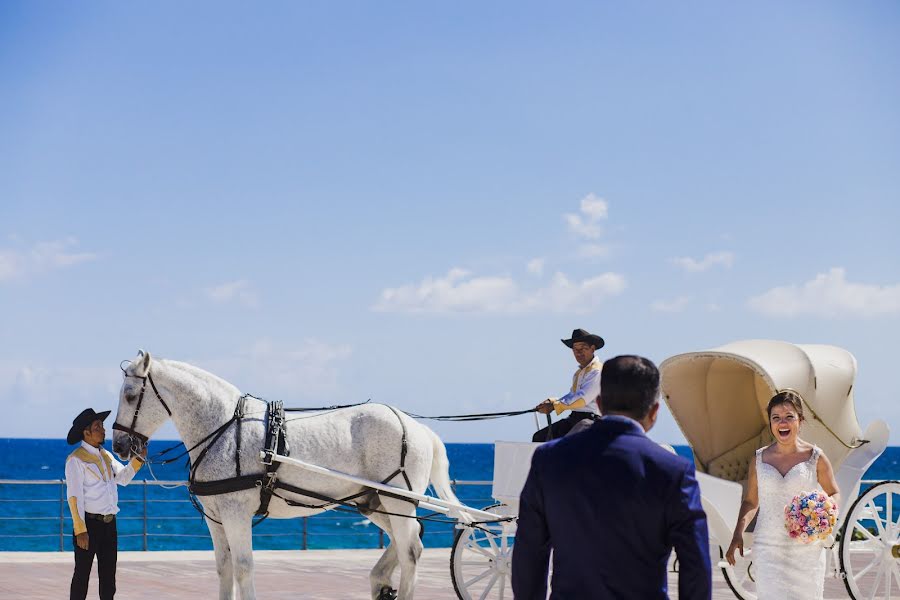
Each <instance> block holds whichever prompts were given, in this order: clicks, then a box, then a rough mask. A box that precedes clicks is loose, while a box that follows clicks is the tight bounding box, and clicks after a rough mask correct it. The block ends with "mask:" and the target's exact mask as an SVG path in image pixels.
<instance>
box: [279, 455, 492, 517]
mask: <svg viewBox="0 0 900 600" xmlns="http://www.w3.org/2000/svg"><path fill="white" fill-rule="evenodd" d="M272 460H274V461H278V462H280V463H284V464H287V465H294V466H295V467H300V468H301V469H306V470H307V471H312V472H313V473H319V474H320V475H329V476H331V477H336V478H337V479H343V480H344V481H350V482H352V483H356V484H358V485H362V486H365V487H369V488H372V489H375V490H381V491H383V492H389V493H391V494H394V495H396V496H403V497H405V498H410V499H414V500H418V501H419V503H420V505H421V506H422V507H423V508H427V509H429V510H438V511H440V512H442V513H450V514H451V516H454V513H457V514H463V513H465V514H467V515H470V516H472V517H475V518H477V519H481V520H484V521H495V520H501V519H505V518H508V517H505V516H503V515H498V514H496V513H492V512H487V511H483V510H478V509H476V508H471V507H469V506H466V505H465V504H459V503H458V502H450V501H448V500H443V499H441V498H435V497H434V496H428V495H425V494H417V493H416V492H412V491H409V490H405V489H403V488H398V487H395V486H393V485H387V484H385V483H379V482H377V481H371V480H369V479H363V478H362V477H357V476H356V475H350V474H349V473H344V472H342V471H335V470H334V469H328V468H326V467H320V466H318V465H314V464H311V463H308V462H305V461H302V460H299V459H296V458H291V457H289V456H281V455H280V454H274V455H272Z"/></svg>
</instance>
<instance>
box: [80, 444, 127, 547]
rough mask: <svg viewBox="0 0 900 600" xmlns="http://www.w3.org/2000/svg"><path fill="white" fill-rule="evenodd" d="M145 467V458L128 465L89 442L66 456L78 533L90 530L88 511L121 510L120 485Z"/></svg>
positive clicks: (112, 512)
mask: <svg viewBox="0 0 900 600" xmlns="http://www.w3.org/2000/svg"><path fill="white" fill-rule="evenodd" d="M140 468H141V461H140V460H138V459H137V458H133V459H131V461H130V462H129V463H128V464H127V465H123V464H122V463H120V462H119V461H117V460H116V459H115V458H113V456H112V455H111V454H110V453H109V452H108V451H107V450H105V449H104V448H102V447H101V448H94V447H93V446H91V445H90V444H88V443H86V442H81V445H80V446H79V447H78V448H76V449H75V451H74V452H72V454H70V455H69V457H68V458H67V459H66V497H67V498H68V499H69V510H70V511H71V512H72V523H73V525H74V529H75V535H78V534H79V533H84V532H85V531H87V527H85V524H84V513H85V512H89V513H95V514H98V515H114V514H116V513H118V512H119V490H118V488H117V487H116V486H117V485H128V483H129V482H130V481H131V480H132V479H133V478H134V474H135V473H136V472H137V471H138V469H140Z"/></svg>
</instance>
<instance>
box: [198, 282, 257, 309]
mask: <svg viewBox="0 0 900 600" xmlns="http://www.w3.org/2000/svg"><path fill="white" fill-rule="evenodd" d="M204 292H205V293H206V297H207V298H209V299H210V300H212V301H213V302H215V303H217V304H225V303H228V302H232V301H233V302H237V303H238V304H241V305H243V306H247V307H249V308H256V307H257V306H259V295H258V294H257V293H256V290H254V289H253V288H252V287H251V286H250V283H249V282H248V281H247V280H245V279H239V280H237V281H229V282H227V283H222V284H220V285H217V286H214V287H211V288H206V289H205V290H204Z"/></svg>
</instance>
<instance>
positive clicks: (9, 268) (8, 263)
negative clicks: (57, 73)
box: [0, 237, 97, 282]
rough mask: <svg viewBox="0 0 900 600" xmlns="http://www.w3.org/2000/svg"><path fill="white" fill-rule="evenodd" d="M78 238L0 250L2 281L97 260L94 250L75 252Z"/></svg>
mask: <svg viewBox="0 0 900 600" xmlns="http://www.w3.org/2000/svg"><path fill="white" fill-rule="evenodd" d="M77 246H78V240H77V239H76V238H74V237H67V238H64V239H61V240H54V241H49V242H38V243H36V244H35V245H34V246H32V247H31V248H27V249H18V250H17V249H2V250H0V282H4V281H11V280H13V279H17V278H21V277H25V276H28V275H32V274H35V273H41V272H45V271H52V270H56V269H64V268H67V267H71V266H73V265H77V264H80V263H83V262H88V261H92V260H95V259H96V258H97V255H96V254H94V253H93V252H74V251H73V250H74V249H75V248H76V247H77Z"/></svg>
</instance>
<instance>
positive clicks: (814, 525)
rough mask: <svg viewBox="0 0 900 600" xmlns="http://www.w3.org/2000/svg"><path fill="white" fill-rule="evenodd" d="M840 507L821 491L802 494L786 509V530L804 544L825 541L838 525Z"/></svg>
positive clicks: (795, 497)
mask: <svg viewBox="0 0 900 600" xmlns="http://www.w3.org/2000/svg"><path fill="white" fill-rule="evenodd" d="M837 516H838V507H837V505H836V504H835V503H834V501H833V500H832V499H831V498H829V497H828V496H827V495H826V494H825V493H823V492H821V491H819V490H813V491H811V492H800V493H799V494H797V495H796V496H794V498H793V500H791V503H790V504H788V505H787V506H785V507H784V528H785V529H786V530H787V532H788V535H789V536H791V538H792V539H795V540H798V541H799V542H801V543H803V544H811V543H812V542H815V541H816V540H825V539H827V538H828V536H829V535H831V533H832V531H833V530H834V525H835V523H837Z"/></svg>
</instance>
